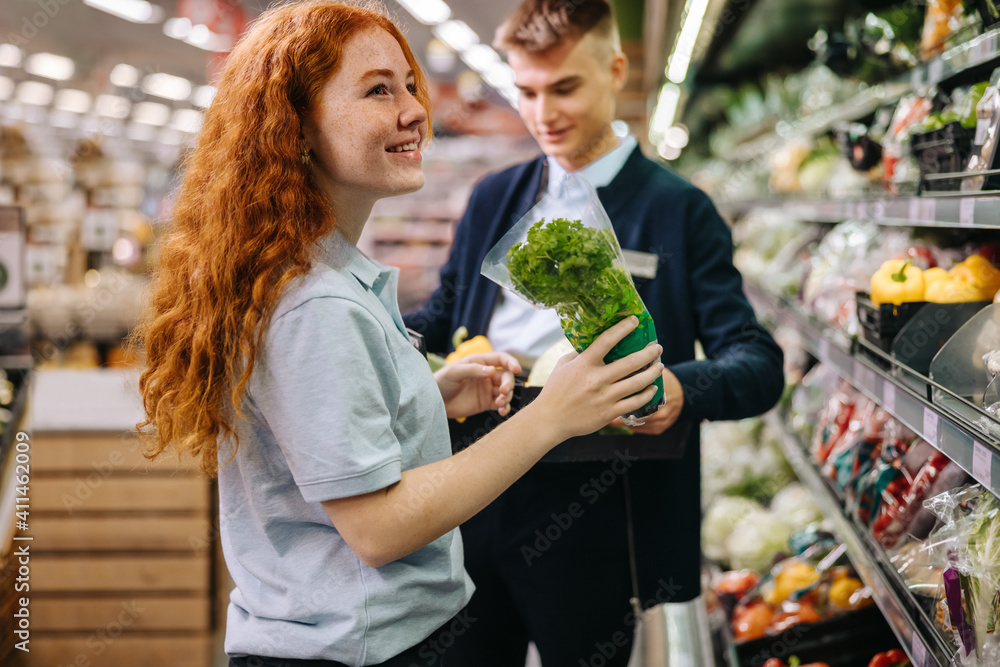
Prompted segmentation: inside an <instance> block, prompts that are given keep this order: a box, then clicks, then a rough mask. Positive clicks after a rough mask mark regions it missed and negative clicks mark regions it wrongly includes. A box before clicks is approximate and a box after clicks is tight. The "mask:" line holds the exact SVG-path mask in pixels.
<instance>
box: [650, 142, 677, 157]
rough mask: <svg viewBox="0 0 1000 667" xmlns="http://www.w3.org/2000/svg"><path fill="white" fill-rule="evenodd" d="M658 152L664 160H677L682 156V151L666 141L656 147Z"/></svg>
mask: <svg viewBox="0 0 1000 667" xmlns="http://www.w3.org/2000/svg"><path fill="white" fill-rule="evenodd" d="M656 152H657V153H658V154H659V156H660V157H662V158H663V159H664V160H676V159H677V158H679V157H680V156H681V149H679V148H677V147H676V146H671V145H670V144H668V143H667V142H666V141H661V142H660V145H659V146H657V147H656Z"/></svg>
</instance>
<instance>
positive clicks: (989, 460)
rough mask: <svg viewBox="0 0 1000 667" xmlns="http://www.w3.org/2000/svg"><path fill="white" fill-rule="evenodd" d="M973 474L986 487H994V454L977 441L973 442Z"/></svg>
mask: <svg viewBox="0 0 1000 667" xmlns="http://www.w3.org/2000/svg"><path fill="white" fill-rule="evenodd" d="M972 476H973V477H975V478H976V480H977V481H979V482H980V483H981V484H982V485H983V486H985V487H986V488H988V489H989V488H993V454H992V453H991V452H990V450H988V449H986V446H985V445H983V443H981V442H976V441H973V443H972Z"/></svg>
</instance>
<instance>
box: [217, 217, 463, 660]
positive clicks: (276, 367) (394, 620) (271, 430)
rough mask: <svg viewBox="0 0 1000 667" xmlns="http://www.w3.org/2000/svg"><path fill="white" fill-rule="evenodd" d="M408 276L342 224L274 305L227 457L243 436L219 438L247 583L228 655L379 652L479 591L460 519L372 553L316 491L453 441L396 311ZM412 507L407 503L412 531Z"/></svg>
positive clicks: (394, 650) (424, 455)
mask: <svg viewBox="0 0 1000 667" xmlns="http://www.w3.org/2000/svg"><path fill="white" fill-rule="evenodd" d="M398 277H399V271H398V269H389V268H385V267H382V266H380V265H378V264H376V263H374V262H372V261H371V260H370V259H368V258H367V257H365V256H364V255H363V254H361V252H360V251H359V250H358V249H357V248H355V247H354V246H353V245H351V244H350V242H348V241H347V239H346V238H344V237H343V236H342V235H341V234H340V233H339V232H335V233H334V234H332V235H331V236H329V237H327V238H326V239H324V241H323V242H322V243H321V244H320V249H319V253H318V255H317V259H316V262H315V264H314V267H313V269H312V270H311V271H310V273H309V274H308V275H306V276H304V277H303V278H301V279H298V280H296V281H295V282H294V283H293V284H292V285H291V286H290V287H289V288H288V289H287V291H286V293H285V294H284V296H283V297H282V298H281V301H280V303H279V305H278V306H277V308H276V309H275V312H274V316H273V319H272V320H271V323H270V325H269V327H268V330H267V333H266V337H265V340H264V343H263V346H262V348H261V350H260V352H259V354H258V361H257V365H256V367H255V368H254V371H253V375H252V377H251V380H250V383H249V388H248V391H247V394H246V396H245V398H244V401H243V411H244V413H245V419H242V420H238V422H237V428H236V432H237V434H238V435H239V451H238V452H237V453H236V456H235V457H234V458H233V459H232V460H231V461H229V463H228V464H226V461H227V459H229V457H230V456H231V455H232V445H231V444H228V443H223V444H222V445H221V446H220V452H219V463H220V466H221V469H220V471H219V503H220V517H221V537H222V546H223V551H224V554H225V558H226V565H227V566H228V568H229V572H230V574H231V575H232V577H233V580H234V581H235V582H236V588H235V589H234V590H233V592H232V594H231V596H230V603H229V613H228V621H227V623H228V625H227V628H226V643H225V646H226V652H227V653H228V654H230V655H263V656H274V657H282V658H321V659H327V660H337V661H340V662H343V663H346V664H348V665H352V666H354V665H357V666H360V665H371V664H376V663H380V662H384V661H385V660H388V659H389V658H391V657H393V656H395V655H398V654H399V653H401V652H402V651H404V650H406V649H407V648H409V647H411V646H414V645H416V644H418V643H419V642H420V641H422V640H423V639H424V638H426V637H427V636H428V635H430V634H431V632H433V631H434V630H436V629H437V628H438V627H440V626H441V625H443V624H444V623H446V622H447V621H448V620H449V619H450V618H451V617H452V616H454V615H455V614H456V613H458V612H459V611H460V610H461V609H462V607H463V606H465V604H466V603H467V602H468V601H469V598H470V597H471V596H472V591H473V585H472V581H471V580H470V579H469V577H468V575H467V574H466V572H465V569H464V567H463V565H462V540H461V537H460V534H459V531H458V530H453V531H451V532H450V533H448V534H446V535H444V536H443V537H441V538H439V539H437V540H435V541H434V542H432V543H431V544H429V545H428V546H426V547H424V548H423V549H420V550H419V551H417V552H415V553H413V554H410V555H409V556H406V557H404V558H401V559H399V560H397V561H395V562H393V563H390V564H388V565H385V566H384V567H380V568H370V567H367V566H365V565H364V564H363V563H362V562H361V561H360V560H359V559H358V558H357V556H355V555H354V552H353V551H351V549H350V547H348V546H347V544H346V543H345V542H344V540H343V538H341V536H340V534H339V533H338V532H337V530H336V528H334V527H333V524H332V523H331V521H330V519H329V517H328V516H327V514H326V511H325V510H324V509H323V507H322V506H321V504H320V501H323V500H328V499H332V498H343V497H348V496H354V495H359V494H362V493H368V492H371V491H376V490H378V489H383V488H385V487H387V486H389V485H391V484H393V483H395V482H398V481H399V479H400V474H401V472H402V471H403V470H407V469H410V468H415V467H418V466H421V465H425V464H428V463H432V462H434V461H439V460H441V459H443V458H445V457H447V456H450V455H451V449H450V444H449V442H450V441H449V437H448V425H447V419H446V417H445V408H444V403H443V402H442V400H441V394H440V392H439V391H438V388H437V385H436V383H435V382H434V376H433V375H432V374H431V371H430V368H429V367H428V365H427V361H426V360H425V359H424V358H423V356H422V355H421V354H420V353H419V352H417V351H416V350H415V349H414V348H413V346H412V345H411V344H410V342H409V339H408V337H407V336H406V333H405V328H404V326H403V320H402V318H401V317H400V314H399V308H398V306H397V302H396V287H397V282H398ZM223 464H225V465H223ZM431 491H433V489H432V490H431ZM408 520H409V514H408V513H407V512H405V511H404V512H401V513H400V516H399V521H400V530H404V529H405V527H406V522H407V521H408Z"/></svg>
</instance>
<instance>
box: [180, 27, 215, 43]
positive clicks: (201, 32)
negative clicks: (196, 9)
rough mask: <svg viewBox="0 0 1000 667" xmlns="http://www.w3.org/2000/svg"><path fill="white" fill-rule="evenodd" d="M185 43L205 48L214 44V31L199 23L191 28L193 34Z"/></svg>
mask: <svg viewBox="0 0 1000 667" xmlns="http://www.w3.org/2000/svg"><path fill="white" fill-rule="evenodd" d="M184 41H185V42H187V43H188V44H191V45H193V46H198V47H201V48H205V47H206V46H208V45H209V44H210V43H211V42H212V31H211V30H209V29H208V26H207V25H204V24H201V23H199V24H198V25H196V26H194V27H193V28H191V34H190V35H188V36H187V39H185V40H184Z"/></svg>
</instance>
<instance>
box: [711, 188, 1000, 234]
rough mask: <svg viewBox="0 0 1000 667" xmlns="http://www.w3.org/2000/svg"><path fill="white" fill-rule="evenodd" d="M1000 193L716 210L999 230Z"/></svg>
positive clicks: (759, 203) (743, 204)
mask: <svg viewBox="0 0 1000 667" xmlns="http://www.w3.org/2000/svg"><path fill="white" fill-rule="evenodd" d="M998 194H1000V193H996V192H990V193H984V194H982V195H969V194H966V193H962V192H941V193H936V194H934V195H933V196H932V195H930V194H928V195H924V196H921V197H888V196H885V197H868V198H858V199H851V200H839V201H831V200H825V199H771V200H754V201H740V202H722V203H720V204H719V210H721V211H722V212H723V213H725V214H726V215H729V216H732V217H735V216H738V215H741V214H743V213H746V212H747V211H750V210H753V209H770V210H780V211H785V212H787V213H790V214H791V215H795V216H797V217H799V218H802V219H803V220H811V221H813V222H843V221H844V220H870V221H872V222H876V223H878V224H880V225H897V226H916V227H967V228H971V229H1000V196H997V195H998Z"/></svg>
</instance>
